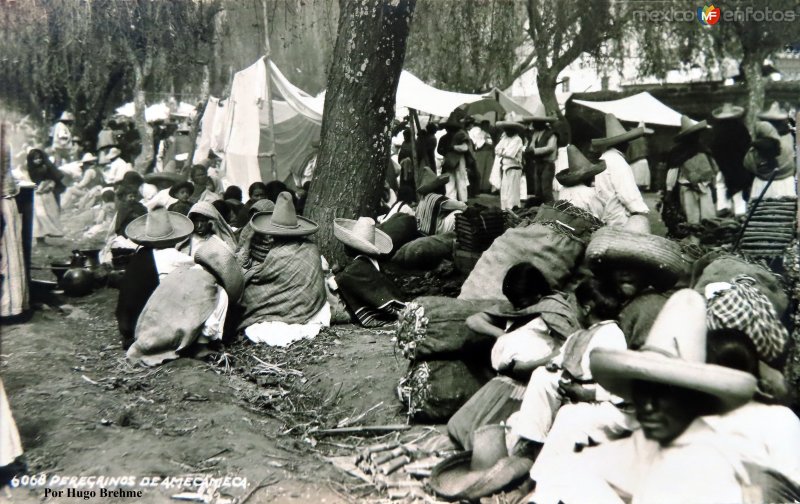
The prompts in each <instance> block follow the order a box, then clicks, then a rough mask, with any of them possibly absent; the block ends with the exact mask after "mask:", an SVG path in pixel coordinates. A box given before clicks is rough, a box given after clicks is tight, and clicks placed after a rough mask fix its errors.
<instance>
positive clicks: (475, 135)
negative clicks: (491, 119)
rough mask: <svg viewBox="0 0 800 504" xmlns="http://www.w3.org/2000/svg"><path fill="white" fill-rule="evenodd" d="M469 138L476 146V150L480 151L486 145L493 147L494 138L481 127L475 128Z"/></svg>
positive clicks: (470, 132)
mask: <svg viewBox="0 0 800 504" xmlns="http://www.w3.org/2000/svg"><path fill="white" fill-rule="evenodd" d="M469 138H470V140H472V143H473V144H475V148H476V149H480V148H481V147H483V146H484V145H485V144H489V145H492V137H491V135H489V133H486V132H485V131H483V129H482V128H481V127H480V126H473V127H472V128H470V130H469Z"/></svg>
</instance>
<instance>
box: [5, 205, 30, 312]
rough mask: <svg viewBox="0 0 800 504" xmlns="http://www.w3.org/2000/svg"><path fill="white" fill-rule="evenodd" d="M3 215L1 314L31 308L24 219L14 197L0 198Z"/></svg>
mask: <svg viewBox="0 0 800 504" xmlns="http://www.w3.org/2000/svg"><path fill="white" fill-rule="evenodd" d="M0 211H1V212H2V217H3V221H2V224H3V227H2V236H0V279H1V280H0V316H2V317H10V316H13V315H19V314H20V313H22V312H23V311H25V310H27V309H28V282H27V281H26V279H25V259H24V257H23V253H22V219H21V218H20V216H19V211H18V210H17V203H16V201H14V199H13V198H0Z"/></svg>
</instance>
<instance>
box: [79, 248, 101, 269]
mask: <svg viewBox="0 0 800 504" xmlns="http://www.w3.org/2000/svg"><path fill="white" fill-rule="evenodd" d="M79 252H80V253H81V254H83V266H84V267H85V268H96V267H98V266H100V249H85V250H80V251H79Z"/></svg>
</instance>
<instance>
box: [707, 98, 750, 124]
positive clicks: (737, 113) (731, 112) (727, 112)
mask: <svg viewBox="0 0 800 504" xmlns="http://www.w3.org/2000/svg"><path fill="white" fill-rule="evenodd" d="M743 115H744V107H739V106H738V105H734V104H732V103H731V102H725V103H723V104H722V106H721V107H718V108H715V109H714V110H713V111H712V112H711V116H712V117H713V118H714V119H718V120H723V119H736V118H739V117H742V116H743Z"/></svg>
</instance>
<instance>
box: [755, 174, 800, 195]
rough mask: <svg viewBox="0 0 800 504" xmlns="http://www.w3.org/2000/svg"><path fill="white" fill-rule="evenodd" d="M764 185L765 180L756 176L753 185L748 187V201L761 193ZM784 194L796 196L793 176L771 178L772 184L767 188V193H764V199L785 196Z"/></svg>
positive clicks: (795, 184)
mask: <svg viewBox="0 0 800 504" xmlns="http://www.w3.org/2000/svg"><path fill="white" fill-rule="evenodd" d="M766 185H767V181H766V180H761V179H760V178H758V177H756V178H755V179H754V180H753V187H752V188H751V189H750V201H755V198H758V196H759V195H760V194H761V191H763V190H764V186H766ZM786 196H794V197H797V183H796V182H795V180H794V177H786V178H783V179H780V180H773V181H772V184H770V186H769V189H767V193H766V194H764V199H771V198H785V197H786Z"/></svg>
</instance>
